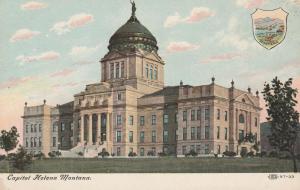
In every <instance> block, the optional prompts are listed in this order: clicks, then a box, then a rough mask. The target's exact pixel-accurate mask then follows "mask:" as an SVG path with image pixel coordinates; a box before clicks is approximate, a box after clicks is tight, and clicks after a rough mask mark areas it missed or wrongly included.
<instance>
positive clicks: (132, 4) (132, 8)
mask: <svg viewBox="0 0 300 190" xmlns="http://www.w3.org/2000/svg"><path fill="white" fill-rule="evenodd" d="M130 3H131V16H135V12H136V6H135V2H134V1H130Z"/></svg>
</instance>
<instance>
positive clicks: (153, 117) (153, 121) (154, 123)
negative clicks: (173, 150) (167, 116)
mask: <svg viewBox="0 0 300 190" xmlns="http://www.w3.org/2000/svg"><path fill="white" fill-rule="evenodd" d="M151 124H152V125H156V115H152V122H151Z"/></svg>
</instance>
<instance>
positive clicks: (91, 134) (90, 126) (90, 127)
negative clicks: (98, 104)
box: [88, 114, 93, 145]
mask: <svg viewBox="0 0 300 190" xmlns="http://www.w3.org/2000/svg"><path fill="white" fill-rule="evenodd" d="M92 126H93V114H89V130H88V134H89V135H88V144H89V145H92V144H93V130H92V129H93V128H92Z"/></svg>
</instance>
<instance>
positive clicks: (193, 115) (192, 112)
mask: <svg viewBox="0 0 300 190" xmlns="http://www.w3.org/2000/svg"><path fill="white" fill-rule="evenodd" d="M195 114H196V113H195V110H192V111H191V120H192V121H194V120H195V116H196V115H195Z"/></svg>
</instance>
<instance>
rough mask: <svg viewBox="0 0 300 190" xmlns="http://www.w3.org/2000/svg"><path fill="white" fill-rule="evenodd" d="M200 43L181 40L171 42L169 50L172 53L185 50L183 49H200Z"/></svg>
mask: <svg viewBox="0 0 300 190" xmlns="http://www.w3.org/2000/svg"><path fill="white" fill-rule="evenodd" d="M199 48H200V46H199V45H195V44H191V43H189V42H185V41H181V42H170V43H169V45H168V47H167V51H168V52H170V53H174V52H183V51H191V50H196V49H199Z"/></svg>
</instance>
